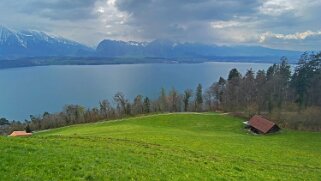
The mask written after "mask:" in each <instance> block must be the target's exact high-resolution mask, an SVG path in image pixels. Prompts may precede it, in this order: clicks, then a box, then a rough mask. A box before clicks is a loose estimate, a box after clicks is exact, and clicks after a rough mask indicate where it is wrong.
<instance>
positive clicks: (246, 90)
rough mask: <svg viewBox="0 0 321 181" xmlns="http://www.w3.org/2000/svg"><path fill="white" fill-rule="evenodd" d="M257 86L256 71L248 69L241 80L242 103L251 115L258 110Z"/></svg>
mask: <svg viewBox="0 0 321 181" xmlns="http://www.w3.org/2000/svg"><path fill="white" fill-rule="evenodd" d="M256 98H257V87H256V84H255V78H254V72H253V70H252V69H250V70H248V71H247V72H246V74H245V76H244V77H243V80H242V82H241V100H242V101H241V104H242V105H244V107H245V108H246V111H247V113H248V114H249V115H250V116H251V115H252V114H254V112H255V110H256V105H257V104H256V101H257V99H256Z"/></svg>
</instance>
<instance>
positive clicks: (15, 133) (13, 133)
mask: <svg viewBox="0 0 321 181" xmlns="http://www.w3.org/2000/svg"><path fill="white" fill-rule="evenodd" d="M31 135H32V133H27V132H25V131H14V132H12V133H11V134H10V135H9V136H14V137H16V136H31Z"/></svg>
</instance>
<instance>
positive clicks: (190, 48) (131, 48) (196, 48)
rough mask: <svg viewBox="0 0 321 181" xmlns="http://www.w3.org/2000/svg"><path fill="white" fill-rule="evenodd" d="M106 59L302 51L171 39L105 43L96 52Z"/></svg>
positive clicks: (273, 54) (294, 53)
mask: <svg viewBox="0 0 321 181" xmlns="http://www.w3.org/2000/svg"><path fill="white" fill-rule="evenodd" d="M96 53H97V55H99V56H103V57H104V56H105V57H115V56H116V57H140V56H143V57H163V58H207V59H211V58H217V57H281V56H287V57H290V58H294V57H295V58H298V57H299V56H300V55H301V54H302V52H299V51H289V50H278V49H271V48H265V47H261V46H218V45H215V44H212V45H208V44H200V43H180V42H173V41H169V40H154V41H151V42H133V41H130V42H125V41H115V40H103V41H101V42H100V43H99V44H98V46H97V49H96Z"/></svg>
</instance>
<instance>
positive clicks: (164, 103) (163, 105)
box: [159, 88, 168, 112]
mask: <svg viewBox="0 0 321 181" xmlns="http://www.w3.org/2000/svg"><path fill="white" fill-rule="evenodd" d="M159 109H160V111H161V112H166V111H168V98H167V95H166V90H165V89H164V88H162V89H161V93H160V96H159Z"/></svg>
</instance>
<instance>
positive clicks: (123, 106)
mask: <svg viewBox="0 0 321 181" xmlns="http://www.w3.org/2000/svg"><path fill="white" fill-rule="evenodd" d="M114 101H115V102H116V103H117V107H118V108H119V109H120V110H119V111H120V112H119V113H120V114H121V115H122V114H130V110H128V108H129V106H128V100H127V99H126V98H125V95H124V94H123V93H122V92H117V93H116V94H115V95H114Z"/></svg>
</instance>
